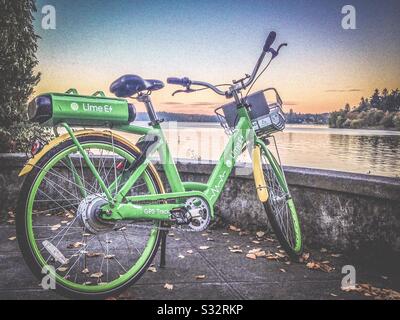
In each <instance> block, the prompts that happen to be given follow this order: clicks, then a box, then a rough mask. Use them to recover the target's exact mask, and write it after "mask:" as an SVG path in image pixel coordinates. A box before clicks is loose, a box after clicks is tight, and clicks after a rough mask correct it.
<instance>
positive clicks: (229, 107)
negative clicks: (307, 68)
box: [215, 88, 286, 136]
mask: <svg viewBox="0 0 400 320" xmlns="http://www.w3.org/2000/svg"><path fill="white" fill-rule="evenodd" d="M268 91H273V92H274V93H275V102H273V103H270V104H269V103H268V102H267V98H266V96H265V93H266V92H268ZM245 102H246V104H247V107H248V111H249V116H250V119H251V122H252V125H253V129H254V130H255V132H256V134H257V136H265V135H267V136H268V135H271V134H273V133H275V132H278V131H282V130H283V129H284V128H285V123H286V119H285V114H284V113H283V110H282V99H281V98H280V96H279V94H278V92H277V91H276V89H275V88H268V89H265V90H262V91H258V92H255V93H253V94H251V95H249V96H247V97H246V98H245ZM215 114H216V115H217V117H218V120H219V122H220V124H221V126H222V127H223V128H224V130H225V132H226V133H227V134H229V135H230V134H232V133H233V131H234V129H235V127H236V124H237V121H238V112H237V106H236V103H235V102H231V103H228V104H225V105H223V106H221V107H219V108H217V109H215Z"/></svg>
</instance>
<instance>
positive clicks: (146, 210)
mask: <svg viewBox="0 0 400 320" xmlns="http://www.w3.org/2000/svg"><path fill="white" fill-rule="evenodd" d="M238 115H239V117H238V123H237V125H236V127H235V130H234V133H233V135H232V136H231V137H230V138H229V141H228V143H227V145H226V147H225V149H224V152H223V153H222V155H221V157H220V159H219V161H218V163H217V165H216V166H215V168H214V169H213V172H212V173H211V176H210V177H209V179H208V182H207V183H205V184H204V183H197V182H182V180H181V177H180V175H179V172H178V169H177V168H176V165H175V162H174V160H173V158H172V155H171V152H170V150H169V147H168V143H167V141H166V139H165V135H164V132H163V130H162V128H161V126H160V124H158V123H157V124H154V125H153V126H152V127H148V128H146V127H142V126H137V125H120V126H115V127H114V128H113V129H114V130H116V131H122V132H127V133H133V134H138V135H141V136H152V137H157V141H156V142H155V145H154V146H153V147H152V151H151V154H152V153H154V152H156V151H157V152H158V153H159V156H160V159H161V165H162V167H163V170H164V172H165V176H166V179H167V181H168V183H169V185H170V187H171V192H170V193H164V194H154V195H145V196H126V195H127V193H128V192H129V190H130V189H131V188H132V186H133V185H134V184H135V182H136V181H137V179H139V178H140V176H141V175H142V174H143V172H144V171H145V170H146V168H147V166H148V165H149V164H150V160H149V159H148V156H150V155H151V154H148V155H146V157H145V159H144V161H143V162H142V163H140V165H139V166H138V167H137V168H136V169H135V171H134V172H132V174H131V175H130V176H129V178H128V179H127V180H126V181H125V182H124V184H123V186H122V187H121V188H120V189H119V190H118V192H117V193H116V195H114V196H112V195H111V192H110V190H109V189H108V188H107V187H106V185H105V184H104V182H103V181H102V179H101V177H100V175H99V174H98V172H97V170H96V168H95V167H94V166H93V164H92V162H91V161H90V159H89V157H88V155H87V154H86V152H85V150H84V149H83V148H82V146H81V145H80V143H79V141H78V140H77V139H76V137H75V136H74V134H73V131H72V129H71V128H70V127H69V126H68V125H67V124H65V123H63V124H62V125H63V126H64V127H65V128H66V130H67V132H68V133H69V135H70V136H71V139H72V141H73V143H74V144H75V145H76V146H77V148H78V150H79V152H80V153H81V154H82V156H83V158H84V160H85V161H86V162H87V164H88V166H89V169H90V170H91V172H92V173H93V175H94V177H95V178H96V180H97V181H98V182H99V185H100V187H101V189H102V191H103V192H104V193H105V195H106V197H107V199H108V200H109V203H110V204H107V205H105V206H104V208H103V209H104V211H106V212H108V214H107V215H105V214H104V215H103V218H104V219H113V220H120V219H149V220H170V219H171V216H170V215H169V214H165V213H166V212H167V211H170V210H172V209H174V208H179V207H182V206H183V203H181V199H182V198H188V197H202V198H203V199H205V200H206V202H207V203H208V205H209V207H210V211H211V217H212V218H214V205H215V203H216V201H217V200H218V198H219V196H220V195H221V193H222V190H223V189H224V186H225V184H226V181H227V179H228V177H229V175H230V174H231V172H232V170H233V168H234V167H235V163H236V160H237V158H238V157H239V156H240V154H241V153H242V150H243V148H244V146H245V145H246V144H247V143H248V141H249V140H250V141H251V139H252V141H253V142H255V143H262V142H261V141H258V139H257V138H256V136H255V134H254V131H253V129H252V124H251V120H250V118H249V115H248V112H247V109H246V108H245V107H244V106H239V107H238ZM264 147H265V145H264ZM110 187H112V186H110ZM167 199H169V200H171V199H172V200H175V203H172V204H171V203H159V204H152V205H138V204H135V202H139V201H155V200H160V201H161V200H167ZM123 202H124V203H123Z"/></svg>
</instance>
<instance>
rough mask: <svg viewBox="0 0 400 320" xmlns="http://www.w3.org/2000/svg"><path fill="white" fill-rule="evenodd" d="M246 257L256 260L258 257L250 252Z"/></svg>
mask: <svg viewBox="0 0 400 320" xmlns="http://www.w3.org/2000/svg"><path fill="white" fill-rule="evenodd" d="M246 258H248V259H252V260H255V259H257V256H256V255H255V254H254V253H248V254H246Z"/></svg>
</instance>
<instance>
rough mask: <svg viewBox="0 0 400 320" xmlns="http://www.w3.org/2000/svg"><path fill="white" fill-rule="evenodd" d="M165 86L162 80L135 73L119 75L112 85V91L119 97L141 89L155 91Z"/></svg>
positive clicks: (131, 94) (132, 93)
mask: <svg viewBox="0 0 400 320" xmlns="http://www.w3.org/2000/svg"><path fill="white" fill-rule="evenodd" d="M162 88H164V83H163V82H162V81H160V80H154V79H143V78H142V77H139V76H137V75H134V74H126V75H124V76H122V77H119V78H118V79H117V80H115V81H114V82H113V83H112V84H111V85H110V91H111V92H112V93H113V94H115V95H116V96H117V97H120V98H126V97H130V96H133V95H134V94H136V93H139V92H141V91H145V90H146V91H155V90H159V89H162Z"/></svg>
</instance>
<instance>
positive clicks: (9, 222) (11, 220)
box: [7, 219, 15, 224]
mask: <svg viewBox="0 0 400 320" xmlns="http://www.w3.org/2000/svg"><path fill="white" fill-rule="evenodd" d="M7 223H8V224H14V223H15V220H14V219H9V220H7Z"/></svg>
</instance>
